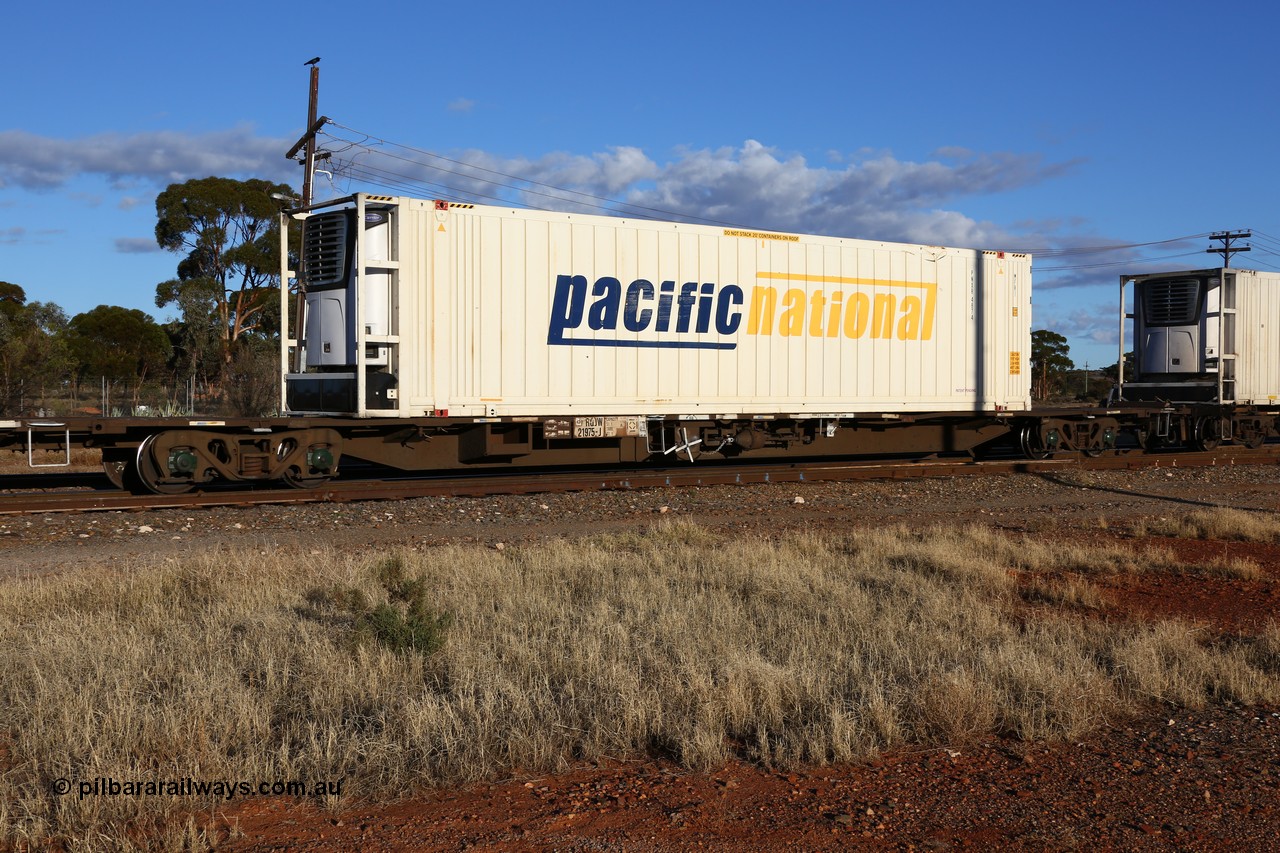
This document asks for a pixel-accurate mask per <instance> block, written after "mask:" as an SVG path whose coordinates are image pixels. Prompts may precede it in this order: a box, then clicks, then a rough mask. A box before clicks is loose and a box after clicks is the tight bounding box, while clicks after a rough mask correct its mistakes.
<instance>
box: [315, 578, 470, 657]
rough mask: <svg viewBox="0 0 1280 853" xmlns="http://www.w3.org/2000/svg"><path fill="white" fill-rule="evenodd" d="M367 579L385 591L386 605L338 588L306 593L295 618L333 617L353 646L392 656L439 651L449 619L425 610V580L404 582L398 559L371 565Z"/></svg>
mask: <svg viewBox="0 0 1280 853" xmlns="http://www.w3.org/2000/svg"><path fill="white" fill-rule="evenodd" d="M373 576H374V579H375V580H377V582H378V583H379V585H381V586H382V588H383V589H384V590H385V591H386V595H387V599H388V600H387V601H385V602H381V603H378V604H374V603H373V602H372V601H370V599H369V596H368V595H366V594H365V592H364V590H362V589H360V588H358V587H354V586H343V585H340V584H339V585H333V586H327V587H315V588H312V589H311V590H308V591H307V593H306V595H305V598H306V602H307V606H306V607H303V608H300V609H299V612H300V613H301V614H302V615H304V616H307V617H309V618H313V619H321V620H324V619H330V620H332V619H334V617H337V621H341V622H346V623H348V624H349V625H350V627H351V628H352V630H353V636H354V638H355V641H356V644H357V645H364V644H369V643H373V644H376V645H380V646H383V647H384V648H388V649H390V650H392V651H394V652H396V653H397V654H400V653H404V652H409V651H415V652H419V653H420V654H423V655H430V654H433V653H435V652H437V651H439V650H440V648H441V647H442V646H443V645H444V639H445V631H447V630H448V628H449V626H450V625H451V624H453V615H452V614H450V613H434V612H432V611H431V610H430V608H428V607H427V582H426V579H425V578H420V577H419V578H410V577H407V576H406V572H405V564H404V558H403V557H401V556H400V555H398V554H396V555H392V556H390V557H386V558H385V559H383V560H382V561H380V562H379V563H377V564H376V565H375V566H374V567H373Z"/></svg>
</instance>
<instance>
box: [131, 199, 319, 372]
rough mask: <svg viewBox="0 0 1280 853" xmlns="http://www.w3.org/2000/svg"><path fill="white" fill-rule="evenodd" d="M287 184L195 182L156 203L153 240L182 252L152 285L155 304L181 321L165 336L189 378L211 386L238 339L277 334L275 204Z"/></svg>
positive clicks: (232, 353)
mask: <svg viewBox="0 0 1280 853" xmlns="http://www.w3.org/2000/svg"><path fill="white" fill-rule="evenodd" d="M272 193H281V194H285V195H293V191H292V190H291V189H290V188H289V186H288V185H287V184H273V183H271V182H270V181H263V180H258V179H251V180H247V181H237V180H234V179H232V178H216V177H209V178H199V179H194V180H190V181H187V182H185V183H182V184H171V185H169V187H168V189H166V190H165V191H164V192H162V193H160V195H159V196H157V197H156V231H155V234H156V242H157V243H158V244H159V245H160V246H161V247H162V248H164V249H168V250H169V251H172V252H178V253H182V254H183V257H182V260H180V261H179V262H178V268H177V277H176V278H173V279H170V280H168V281H165V282H161V283H160V284H159V285H157V286H156V305H157V307H165V306H169V305H172V306H174V307H176V308H178V310H179V311H181V312H182V321H181V323H180V324H178V325H177V326H176V327H175V328H174V329H173V330H172V331H173V332H174V334H175V335H176V336H177V337H178V340H179V345H180V346H182V347H183V349H184V351H185V357H184V358H185V364H184V367H185V368H186V369H188V370H190V371H191V373H190V374H189V375H201V376H203V377H204V378H206V379H213V380H216V379H217V378H219V377H220V375H221V373H222V371H223V369H224V368H225V366H226V365H228V364H230V363H231V361H232V358H233V355H234V352H235V349H236V345H237V342H239V341H240V340H241V339H242V338H251V337H254V336H259V337H261V336H268V337H269V336H271V335H274V334H277V333H278V331H279V310H278V303H279V287H280V283H279V260H278V257H279V234H278V233H277V231H278V228H277V223H278V218H277V217H278V214H279V212H280V207H281V205H280V202H279V201H278V200H277V199H274V198H272V197H271V194H272Z"/></svg>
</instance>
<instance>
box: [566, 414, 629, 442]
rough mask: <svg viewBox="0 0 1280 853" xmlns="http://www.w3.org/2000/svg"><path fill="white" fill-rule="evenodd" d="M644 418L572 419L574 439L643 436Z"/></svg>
mask: <svg viewBox="0 0 1280 853" xmlns="http://www.w3.org/2000/svg"><path fill="white" fill-rule="evenodd" d="M645 426H646V424H645V421H644V418H633V417H591V418H574V419H573V437H574V438H628V437H632V436H639V435H644V432H643V430H644V428H645Z"/></svg>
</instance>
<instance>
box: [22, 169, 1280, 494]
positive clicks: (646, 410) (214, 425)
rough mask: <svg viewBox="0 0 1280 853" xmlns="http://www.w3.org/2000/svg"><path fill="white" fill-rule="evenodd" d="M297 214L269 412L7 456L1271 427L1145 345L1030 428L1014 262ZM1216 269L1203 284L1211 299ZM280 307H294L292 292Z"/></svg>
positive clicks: (443, 461) (117, 424)
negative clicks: (1096, 398) (273, 405)
mask: <svg viewBox="0 0 1280 853" xmlns="http://www.w3.org/2000/svg"><path fill="white" fill-rule="evenodd" d="M289 215H291V216H293V217H295V218H297V219H300V220H303V222H302V229H301V232H302V237H301V245H300V246H288V245H285V246H283V247H282V257H281V278H282V280H285V281H287V280H291V279H296V280H297V282H298V283H299V285H300V288H299V293H300V294H301V295H300V297H299V299H298V301H299V303H300V307H302V308H305V310H300V311H299V312H298V314H300V315H301V316H302V319H301V320H300V321H299V322H296V323H295V324H294V329H293V331H292V332H291V333H290V334H286V335H285V337H284V339H283V340H282V342H281V397H282V400H283V413H282V415H281V416H279V417H274V418H262V419H235V420H193V419H167V420H159V419H140V418H76V419H65V420H64V419H59V420H56V421H54V420H49V421H32V420H17V421H10V422H6V423H0V448H4V447H8V448H10V449H13V450H23V451H26V452H28V453H31V452H32V451H33V450H38V449H46V450H47V449H58V448H67V449H68V450H69V449H70V448H71V447H72V446H73V445H82V446H86V447H99V448H101V449H102V453H103V461H104V468H105V469H106V471H107V474H108V476H109V477H111V479H112V480H113V481H114V482H116V483H117V484H124V485H126V486H130V487H131V488H134V489H135V490H143V489H145V490H149V491H152V492H158V493H162V494H163V493H180V492H183V491H187V490H190V489H192V488H195V487H198V486H201V485H205V484H212V483H216V482H254V481H283V482H286V483H288V484H290V485H294V486H299V487H310V486H316V485H319V484H322V483H324V482H326V481H327V480H329V479H330V478H332V477H334V476H336V475H337V474H338V472H339V471H340V470H341V468H342V467H343V465H344V463H345V462H347V461H349V460H358V461H361V462H365V463H371V464H374V465H379V466H385V467H389V468H392V469H398V470H402V471H406V472H448V471H457V470H467V469H502V468H519V467H526V468H532V467H539V468H552V467H560V466H564V467H569V466H578V465H628V464H639V463H646V462H649V463H652V462H662V461H664V460H666V461H669V462H670V461H676V460H679V461H681V462H685V463H688V462H694V461H698V460H703V459H708V460H713V459H726V458H731V457H736V456H739V455H742V454H750V455H751V456H752V457H762V458H763V457H797V458H798V457H806V458H814V457H848V456H863V455H883V456H890V455H891V456H899V457H919V456H928V455H935V454H940V453H968V454H972V455H974V456H978V455H980V454H982V453H984V452H986V451H987V450H988V449H991V448H994V447H996V446H1000V445H1009V444H1011V445H1013V446H1014V447H1018V446H1020V448H1021V450H1022V451H1023V452H1024V453H1025V454H1026V455H1028V456H1031V457H1043V456H1046V455H1049V454H1053V453H1058V452H1083V453H1088V454H1091V455H1096V454H1100V453H1104V452H1111V451H1114V450H1117V449H1119V448H1124V449H1126V450H1127V449H1133V448H1148V449H1162V448H1170V447H1175V446H1178V447H1180V446H1190V447H1201V448H1205V447H1208V446H1212V445H1213V443H1214V441H1215V440H1216V441H1217V442H1219V443H1220V442H1221V441H1223V440H1242V441H1245V442H1246V443H1249V444H1250V445H1251V446H1252V445H1253V444H1255V443H1261V441H1262V440H1263V439H1264V438H1265V437H1266V435H1268V434H1270V433H1271V432H1274V428H1275V413H1274V412H1270V411H1269V410H1268V409H1267V408H1265V407H1260V406H1259V405H1258V404H1257V399H1254V400H1253V402H1250V403H1248V404H1246V405H1241V404H1240V402H1239V401H1238V400H1237V399H1236V398H1235V397H1232V396H1230V394H1231V393H1232V392H1233V389H1239V388H1241V387H1243V386H1241V385H1240V384H1239V380H1240V377H1239V374H1238V373H1236V374H1231V376H1232V377H1234V380H1235V382H1236V384H1235V385H1233V384H1231V381H1230V380H1228V379H1227V371H1226V369H1225V368H1224V366H1223V365H1224V364H1225V363H1226V359H1225V357H1224V356H1223V355H1221V353H1223V352H1225V351H1224V350H1222V349H1221V346H1222V344H1221V343H1219V344H1218V350H1217V351H1216V352H1215V353H1208V351H1207V350H1206V351H1205V354H1204V358H1203V359H1202V360H1201V361H1200V362H1199V363H1198V365H1199V366H1198V369H1197V372H1195V373H1188V374H1186V375H1182V374H1180V373H1178V372H1177V371H1172V372H1170V371H1166V372H1164V373H1153V372H1152V370H1153V368H1152V365H1154V364H1155V359H1156V358H1157V355H1155V353H1156V352H1157V350H1158V344H1156V343H1152V344H1151V345H1150V347H1149V352H1148V351H1147V350H1143V351H1142V355H1141V357H1140V359H1139V363H1140V366H1141V370H1140V372H1139V373H1137V374H1135V375H1134V376H1133V377H1132V379H1133V381H1131V382H1127V383H1126V384H1125V385H1124V386H1123V394H1122V396H1121V397H1120V398H1118V399H1117V400H1115V401H1114V404H1113V405H1109V406H1108V407H1106V408H1098V407H1093V406H1087V407H1078V408H1074V409H1037V410H1033V409H1032V407H1031V400H1030V364H1029V362H1030V356H1031V343H1030V328H1031V325H1030V324H1031V258H1030V256H1028V255H1026V254H1019V253H1011V252H999V251H983V250H974V249H955V248H946V247H941V246H924V245H914V244H899V243H886V242H876V241H866V240H855V239H843V238H833V237H819V236H809V235H801V234H787V233H778V232H768V231H752V230H744V229H738V228H723V227H710V226H705V225H691V224H686V223H674V222H659V221H652V220H645V219H623V218H615V217H604V216H592V215H581V214H576V213H550V212H538V211H529V210H515V209H510V208H503V207H493V206H481V205H470V204H457V203H452V202H448V201H441V200H422V199H413V198H406V197H391V196H380V195H369V194H364V193H358V194H355V195H352V196H349V197H345V198H340V199H335V200H332V201H328V202H323V203H320V204H316V205H312V206H310V207H309V208H306V209H304V210H299V211H293V212H291V213H290V214H289ZM1213 272H1214V271H1207V272H1206V271H1201V273H1197V274H1196V276H1199V277H1198V278H1196V280H1197V281H1198V282H1200V286H1201V288H1202V290H1203V291H1204V293H1206V294H1207V293H1208V292H1210V291H1211V290H1213V287H1211V285H1210V281H1211V279H1212V277H1213V276H1212V273H1213ZM1220 273H1221V275H1220V276H1219V281H1225V280H1228V279H1227V278H1226V276H1227V274H1228V273H1229V274H1230V279H1229V280H1231V281H1238V280H1239V279H1240V276H1241V274H1242V273H1241V271H1220ZM1181 275H1182V274H1176V275H1174V276H1173V277H1172V278H1173V279H1179V277H1180V276H1181ZM1193 277H1195V276H1193ZM1125 281H1131V282H1135V289H1136V290H1138V291H1139V292H1140V293H1141V294H1144V295H1140V296H1139V297H1138V298H1137V305H1138V307H1137V308H1136V309H1135V314H1136V315H1137V317H1136V318H1135V335H1138V334H1141V335H1144V336H1145V337H1144V340H1147V339H1148V338H1149V339H1150V340H1152V341H1155V340H1156V339H1157V338H1158V337H1159V333H1156V332H1152V331H1150V330H1152V329H1155V328H1157V325H1158V322H1157V319H1155V315H1154V314H1149V313H1147V312H1146V308H1145V306H1146V302H1144V300H1146V299H1147V298H1148V296H1147V295H1145V294H1148V293H1149V292H1150V293H1154V292H1155V290H1154V288H1156V287H1157V285H1156V284H1150V285H1149V284H1148V283H1147V282H1146V280H1142V281H1139V280H1138V278H1137V277H1130V278H1128V279H1122V282H1125ZM1153 281H1155V279H1153ZM1176 289H1177V288H1176V287H1175V288H1173V290H1176ZM1219 289H1220V290H1221V287H1220V286H1219ZM1178 292H1181V291H1178ZM1241 292H1243V291H1241ZM1122 294H1123V287H1122ZM1152 298H1154V297H1152ZM1197 300H1198V301H1196V300H1193V301H1194V302H1195V308H1194V310H1195V316H1194V317H1192V316H1191V315H1188V316H1187V318H1186V319H1187V321H1188V322H1187V323H1186V324H1184V325H1198V326H1199V327H1202V328H1203V329H1205V330H1211V332H1212V334H1215V335H1218V336H1219V337H1221V336H1222V335H1224V334H1228V331H1227V330H1228V328H1229V327H1230V323H1234V322H1235V321H1234V320H1232V321H1230V322H1228V321H1225V320H1224V319H1223V318H1225V317H1226V316H1228V315H1227V311H1228V310H1229V309H1226V308H1224V307H1222V305H1221V303H1215V302H1213V301H1212V300H1211V299H1210V298H1208V297H1206V298H1199V297H1197ZM281 301H282V315H283V316H289V315H290V314H291V313H293V312H292V310H291V309H292V307H293V304H292V303H293V297H291V296H290V295H289V294H288V291H287V289H282V299H281ZM1157 301H1158V300H1157ZM1122 303H1123V296H1122ZM1123 314H1124V312H1123V309H1122V321H1121V322H1122V324H1123V322H1124V320H1123ZM1166 319H1167V318H1166ZM1246 319H1247V320H1249V321H1251V322H1252V321H1253V320H1255V319H1258V318H1255V317H1251V316H1247V315H1244V314H1242V315H1241V320H1240V322H1241V323H1243V322H1244V321H1245V320H1246ZM1215 322H1216V323H1217V325H1216V326H1215V325H1214V323H1215ZM1268 322H1270V320H1268ZM1162 328H1164V327H1162ZM1167 328H1173V327H1172V326H1167ZM1235 328H1236V330H1237V331H1236V332H1235V334H1236V339H1237V340H1239V341H1241V342H1244V341H1245V340H1246V338H1247V336H1246V335H1245V333H1244V332H1243V331H1241V329H1242V326H1240V325H1237V326H1236V327H1235ZM1271 328H1272V329H1273V330H1274V329H1275V328H1280V326H1276V325H1272V326H1271ZM299 329H300V330H301V334H297V330H299ZM1138 330H1141V331H1138ZM1258 334H1260V335H1262V336H1263V337H1265V336H1266V332H1265V331H1261V330H1260V331H1259V332H1258ZM1206 335H1210V331H1206V332H1204V334H1202V336H1201V338H1199V339H1197V340H1199V341H1201V343H1202V344H1203V343H1204V342H1205V341H1208V340H1209V338H1208V337H1206ZM1228 336H1229V335H1228ZM1273 338H1274V334H1273ZM1165 339H1167V340H1169V341H1171V342H1172V343H1169V344H1168V347H1167V348H1172V349H1177V348H1178V347H1180V346H1181V345H1182V344H1181V343H1180V341H1181V338H1179V337H1177V336H1176V335H1173V334H1172V333H1167V334H1165ZM1215 340H1216V339H1215ZM1198 345H1199V344H1198ZM1232 345H1233V346H1234V345H1235V344H1232ZM1270 346H1272V347H1275V346H1277V344H1276V343H1275V342H1274V340H1273V339H1272V342H1271V344H1270ZM1178 351H1179V352H1181V350H1178ZM1178 358H1179V364H1178V365H1177V366H1178V367H1181V366H1182V362H1181V356H1178ZM1215 359H1216V360H1215ZM1235 364H1236V367H1237V368H1238V367H1241V366H1243V365H1244V364H1245V362H1244V360H1243V359H1239V358H1237V359H1236V360H1235ZM1214 371H1217V373H1216V374H1215V373H1214ZM1191 385H1197V387H1199V388H1200V391H1195V392H1193V391H1190V390H1186V389H1188V388H1190V386H1191ZM1210 385H1213V386H1215V387H1216V388H1217V389H1218V390H1217V393H1216V394H1215V393H1210V392H1207V391H1205V389H1207V388H1209V386H1210ZM1168 391H1173V392H1176V393H1172V394H1170V393H1163V392H1168ZM1235 393H1237V394H1238V390H1236V391H1235ZM1197 395H1199V396H1197ZM1259 399H1260V398H1259ZM1269 399H1270V400H1274V399H1275V397H1274V392H1272V396H1271V397H1270V398H1269Z"/></svg>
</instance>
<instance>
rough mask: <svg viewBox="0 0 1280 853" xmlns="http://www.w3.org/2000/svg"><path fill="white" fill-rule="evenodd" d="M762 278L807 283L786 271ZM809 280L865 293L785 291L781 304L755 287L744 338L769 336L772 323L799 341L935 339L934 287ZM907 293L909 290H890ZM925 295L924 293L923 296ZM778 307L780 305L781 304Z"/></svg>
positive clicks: (772, 292)
mask: <svg viewBox="0 0 1280 853" xmlns="http://www.w3.org/2000/svg"><path fill="white" fill-rule="evenodd" d="M760 278H779V279H784V280H798V279H806V278H808V277H807V276H802V275H791V274H785V273H761V274H760ZM811 280H814V281H822V282H824V283H825V282H832V283H838V284H854V285H863V286H864V287H867V288H868V289H870V290H871V291H872V292H871V293H867V292H866V290H863V289H858V290H851V291H846V290H833V291H824V290H815V291H813V292H812V293H808V292H806V291H804V290H802V289H800V288H796V287H793V288H788V289H787V290H786V291H784V292H783V294H782V298H781V300H779V298H778V289H777V288H776V287H770V286H768V285H756V286H755V287H754V288H752V291H751V311H750V314H749V315H748V317H747V334H748V335H771V334H773V333H774V325H775V321H776V325H777V330H778V331H777V334H779V335H782V336H784V337H798V336H800V335H805V334H807V335H808V336H809V337H814V338H821V337H827V338H835V337H840V336H841V335H843V336H844V337H846V338H850V339H853V340H857V339H858V338H862V337H870V338H873V339H897V340H900V341H929V340H933V325H934V317H935V316H936V314H937V305H938V286H937V285H936V284H930V283H928V282H908V281H901V282H900V281H893V282H881V281H861V280H854V279H839V278H835V277H820V276H815V277H813V278H812V279H811ZM889 288H893V290H894V291H901V290H904V289H909V290H910V291H911V292H908V293H901V292H893V291H890V290H889ZM921 294H923V295H921ZM779 303H781V304H779Z"/></svg>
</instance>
